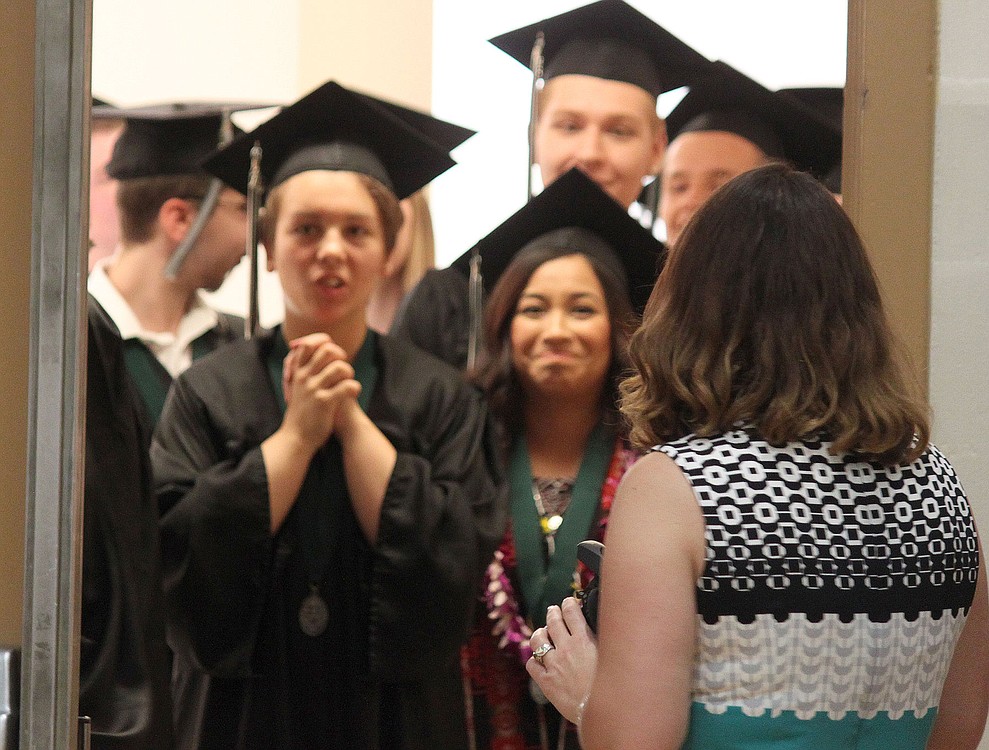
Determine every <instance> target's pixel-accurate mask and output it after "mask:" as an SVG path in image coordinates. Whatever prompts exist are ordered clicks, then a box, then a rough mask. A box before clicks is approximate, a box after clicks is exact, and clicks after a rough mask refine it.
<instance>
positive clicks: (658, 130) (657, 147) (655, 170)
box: [649, 118, 669, 175]
mask: <svg viewBox="0 0 989 750" xmlns="http://www.w3.org/2000/svg"><path fill="white" fill-rule="evenodd" d="M668 145H669V137H668V136H667V134H666V120H663V119H660V118H657V122H656V123H655V125H654V127H653V137H652V162H651V163H650V165H649V174H652V175H657V174H659V172H660V170H661V169H662V168H663V156H664V155H665V154H666V147H667V146H668Z"/></svg>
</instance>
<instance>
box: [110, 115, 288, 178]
mask: <svg viewBox="0 0 989 750" xmlns="http://www.w3.org/2000/svg"><path fill="white" fill-rule="evenodd" d="M270 106H272V105H271V104H257V103H246V102H196V103H186V102H171V103H167V104H155V105H149V106H144V107H127V108H117V107H111V106H109V105H106V106H103V105H101V106H97V107H94V108H93V116H94V117H97V118H101V117H118V118H119V117H122V118H123V119H124V121H125V124H124V130H123V132H122V133H121V134H120V137H119V138H118V139H117V142H116V144H115V145H114V148H113V156H112V157H111V158H110V163H109V164H107V168H106V169H107V174H109V175H110V177H112V178H114V179H116V180H127V179H133V178H136V177H159V176H165V175H185V174H201V173H202V169H201V167H200V162H201V161H202V160H203V159H204V158H205V157H206V156H207V155H208V154H210V153H212V152H213V151H215V150H216V148H217V146H219V145H220V144H221V143H223V141H224V130H225V129H226V128H232V125H229V121H230V114H231V113H233V112H239V111H241V110H247V109H261V108H265V107H270ZM230 132H232V130H231V131H230ZM227 140H229V138H228V139H227Z"/></svg>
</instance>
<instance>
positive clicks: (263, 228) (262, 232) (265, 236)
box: [258, 207, 275, 272]
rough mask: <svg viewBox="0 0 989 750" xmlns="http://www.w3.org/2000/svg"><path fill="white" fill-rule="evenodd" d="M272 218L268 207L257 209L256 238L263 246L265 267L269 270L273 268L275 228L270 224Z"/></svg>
mask: <svg viewBox="0 0 989 750" xmlns="http://www.w3.org/2000/svg"><path fill="white" fill-rule="evenodd" d="M273 218H274V216H273V214H271V213H270V212H269V211H268V209H266V208H263V207H262V208H261V209H260V210H259V211H258V240H259V241H260V242H261V245H262V246H263V247H264V257H265V268H267V269H268V271H269V272H271V271H274V270H275V228H274V227H273V226H272V224H273V222H272V219H273Z"/></svg>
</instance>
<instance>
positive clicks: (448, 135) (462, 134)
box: [355, 92, 477, 151]
mask: <svg viewBox="0 0 989 750" xmlns="http://www.w3.org/2000/svg"><path fill="white" fill-rule="evenodd" d="M355 93H356V92H355ZM359 96H363V97H365V98H367V99H369V100H370V101H371V102H373V103H374V104H377V105H378V106H381V107H384V108H385V109H386V110H387V111H388V112H390V113H391V114H393V115H395V116H396V117H397V118H399V119H400V120H403V121H404V122H405V124H406V125H408V126H409V127H410V128H412V129H413V130H417V131H419V133H421V134H422V135H425V136H426V137H427V138H429V139H430V140H431V141H433V143H435V144H436V145H437V146H439V147H440V148H442V149H443V150H444V151H453V149H455V148H456V147H457V146H459V145H460V144H461V143H463V142H464V141H466V140H467V139H468V138H470V137H471V136H472V135H477V131H475V130H471V129H470V128H464V127H461V126H460V125H454V124H453V123H452V122H446V121H445V120H440V119H437V118H435V117H433V116H432V115H428V114H426V113H425V112H420V111H419V110H417V109H409V108H408V107H403V106H402V105H401V104H395V103H394V102H389V101H385V100H384V99H375V98H374V97H370V96H367V94H360V95H359Z"/></svg>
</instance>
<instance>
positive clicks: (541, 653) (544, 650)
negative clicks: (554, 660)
mask: <svg viewBox="0 0 989 750" xmlns="http://www.w3.org/2000/svg"><path fill="white" fill-rule="evenodd" d="M554 648H556V646H554V645H553V644H552V643H550V642H548V641H547V642H546V643H544V644H543V645H542V646H540V647H539V648H537V649H536V650H535V651H533V652H532V658H533V659H535V660H536V663H537V664H539V666H542V665H543V658H544V657H545V656H546V654H548V653H549V652H550V651H552V650H553V649H554Z"/></svg>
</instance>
